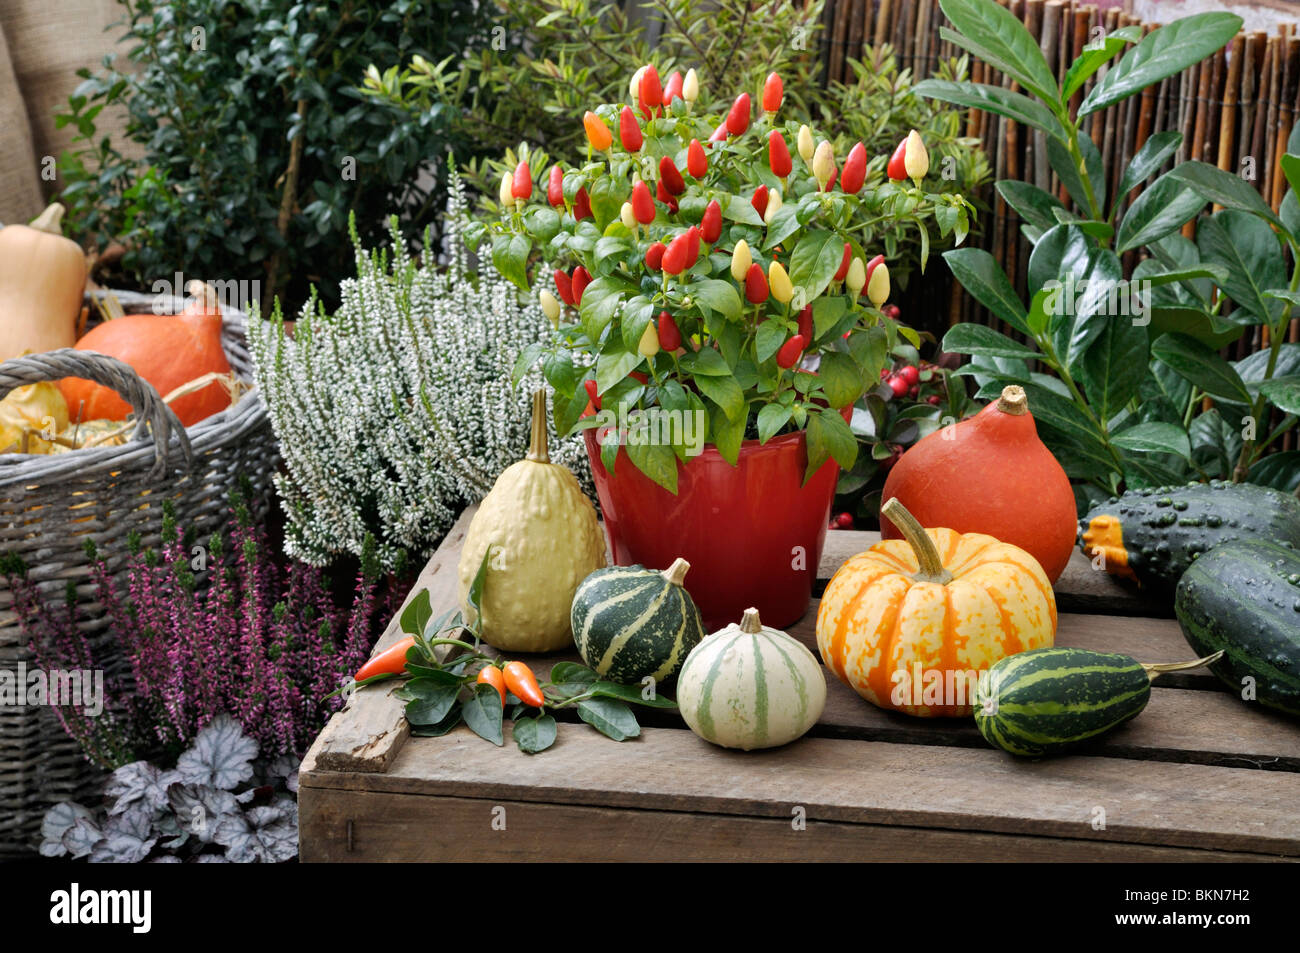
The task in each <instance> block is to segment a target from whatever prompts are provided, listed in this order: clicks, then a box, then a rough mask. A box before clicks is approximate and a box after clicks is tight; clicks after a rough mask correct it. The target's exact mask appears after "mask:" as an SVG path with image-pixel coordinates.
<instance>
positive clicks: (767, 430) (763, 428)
mask: <svg viewBox="0 0 1300 953" xmlns="http://www.w3.org/2000/svg"><path fill="white" fill-rule="evenodd" d="M789 422H790V408H789V407H787V406H785V405H784V404H779V403H772V404H766V405H764V407H763V409H762V410H760V411H759V412H758V442H759V443H767V442H768V441H769V440H771V439H772V437H773V436H775V435H776V434H777V433H779V432H780V430H781V428H782V427H784V426H785V425H786V424H788V423H789Z"/></svg>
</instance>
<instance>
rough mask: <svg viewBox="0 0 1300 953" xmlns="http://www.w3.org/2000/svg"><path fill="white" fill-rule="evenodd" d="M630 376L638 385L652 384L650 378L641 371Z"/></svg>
mask: <svg viewBox="0 0 1300 953" xmlns="http://www.w3.org/2000/svg"><path fill="white" fill-rule="evenodd" d="M629 376H630V377H631V378H632V380H634V381H636V382H637V383H638V384H641V385H645V384H649V383H650V378H648V377H646V376H645V375H644V374H642V373H641V372H640V371H633V372H632V373H631V374H630V375H629Z"/></svg>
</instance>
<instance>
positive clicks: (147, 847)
mask: <svg viewBox="0 0 1300 953" xmlns="http://www.w3.org/2000/svg"><path fill="white" fill-rule="evenodd" d="M152 821H153V814H152V812H151V811H149V812H146V811H144V810H131V811H127V812H126V813H124V814H118V815H115V816H113V817H110V818H109V819H108V823H106V824H105V825H104V836H103V837H102V838H100V840H99V841H98V842H97V843H96V844H95V847H94V849H93V850H92V851H91V852H90V862H91V863H92V864H138V863H140V861H142V860H144V859H145V858H146V857H148V856H149V851H151V850H153V845H154V844H156V843H158V838H157V837H154V836H151V835H152V834H153V823H152Z"/></svg>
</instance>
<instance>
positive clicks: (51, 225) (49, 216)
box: [28, 202, 65, 235]
mask: <svg viewBox="0 0 1300 953" xmlns="http://www.w3.org/2000/svg"><path fill="white" fill-rule="evenodd" d="M64 211H65V209H64V208H63V206H62V205H61V204H60V203H58V202H51V203H50V204H49V205H47V206H46V207H45V211H44V212H42V213H41V214H40V215H37V216H36V217H35V218H34V219H32V223H31V225H30V226H28V227H29V228H34V229H36V230H37V231H41V232H49V233H50V234H51V235H62V234H63V213H64Z"/></svg>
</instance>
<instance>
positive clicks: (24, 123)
mask: <svg viewBox="0 0 1300 953" xmlns="http://www.w3.org/2000/svg"><path fill="white" fill-rule="evenodd" d="M0 130H3V135H0V223H4V224H7V223H10V222H26V221H28V220H29V219H31V218H34V217H35V216H36V215H37V214H38V213H39V212H40V210H41V208H42V207H43V204H44V203H43V202H42V201H41V183H40V180H39V179H38V178H37V174H36V153H35V151H34V149H33V148H32V130H31V125H30V123H29V122H28V118H27V106H26V104H25V103H24V102H23V94H22V91H21V88H20V87H19V85H18V79H17V77H16V76H15V75H14V67H13V61H12V59H11V58H10V56H9V44H8V37H7V36H6V34H5V30H4V26H3V25H0Z"/></svg>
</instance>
